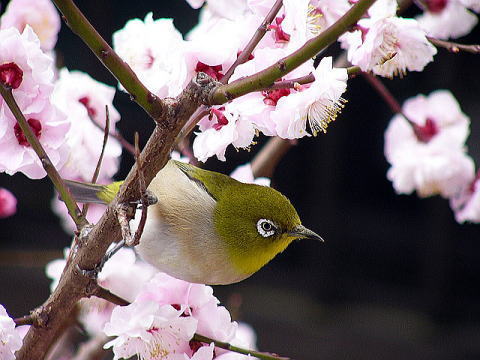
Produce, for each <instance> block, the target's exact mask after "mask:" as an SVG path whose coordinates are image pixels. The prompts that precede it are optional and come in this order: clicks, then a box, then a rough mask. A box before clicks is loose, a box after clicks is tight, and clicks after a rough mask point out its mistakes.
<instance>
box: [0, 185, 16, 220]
mask: <svg viewBox="0 0 480 360" xmlns="http://www.w3.org/2000/svg"><path fill="white" fill-rule="evenodd" d="M16 212H17V198H16V197H15V195H13V194H12V193H11V192H10V191H8V190H7V189H5V188H2V187H0V219H3V218H6V217H9V216H12V215H13V214H15V213H16Z"/></svg>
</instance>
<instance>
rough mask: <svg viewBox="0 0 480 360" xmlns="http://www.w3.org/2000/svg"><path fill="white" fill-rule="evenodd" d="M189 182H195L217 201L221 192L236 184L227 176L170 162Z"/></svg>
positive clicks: (177, 162) (181, 163)
mask: <svg viewBox="0 0 480 360" xmlns="http://www.w3.org/2000/svg"><path fill="white" fill-rule="evenodd" d="M171 161H173V162H174V164H175V165H176V166H177V167H178V169H180V170H181V171H182V172H183V173H184V174H185V175H186V176H187V177H188V178H189V179H190V180H192V181H193V182H195V183H196V184H197V185H198V186H200V187H201V188H202V189H203V190H205V191H207V192H208V194H209V195H210V196H211V197H212V198H214V199H215V200H217V201H218V199H219V198H220V196H221V194H222V192H223V191H225V190H227V189H229V188H230V186H231V185H235V184H237V183H238V181H237V180H235V179H232V178H231V177H229V176H227V175H223V174H220V173H217V172H214V171H208V170H204V169H200V168H198V167H196V166H193V165H190V164H186V163H183V162H180V161H175V160H171Z"/></svg>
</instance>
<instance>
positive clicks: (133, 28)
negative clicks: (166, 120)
mask: <svg viewBox="0 0 480 360" xmlns="http://www.w3.org/2000/svg"><path fill="white" fill-rule="evenodd" d="M184 46H185V43H184V41H183V38H182V34H180V32H179V31H178V30H177V29H176V28H175V26H174V25H173V20H172V19H157V20H154V19H153V14H152V13H148V14H147V15H146V16H145V20H143V21H142V20H140V19H132V20H129V21H128V22H127V23H126V24H125V27H124V28H123V29H121V30H118V31H116V32H115V33H114V34H113V48H114V50H115V51H116V52H117V54H118V55H119V56H120V57H121V58H122V59H123V60H124V61H125V62H126V63H127V64H128V65H130V67H131V68H132V69H133V71H134V72H135V73H136V74H137V76H138V77H139V79H140V81H142V83H143V84H145V86H146V87H147V88H148V89H149V90H150V91H151V92H153V93H154V94H155V95H157V96H159V97H162V98H163V97H166V96H177V95H178V94H179V93H180V92H181V91H182V89H183V88H184V86H185V85H186V83H187V81H188V80H189V79H187V75H188V74H187V67H186V63H185V56H184Z"/></svg>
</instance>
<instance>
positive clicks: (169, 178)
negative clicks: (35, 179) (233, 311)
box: [68, 160, 321, 284]
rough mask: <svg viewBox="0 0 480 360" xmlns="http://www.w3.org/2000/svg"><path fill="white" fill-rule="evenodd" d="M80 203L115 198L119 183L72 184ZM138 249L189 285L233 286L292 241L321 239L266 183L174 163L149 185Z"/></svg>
mask: <svg viewBox="0 0 480 360" xmlns="http://www.w3.org/2000/svg"><path fill="white" fill-rule="evenodd" d="M68 185H69V187H70V189H71V191H72V194H73V196H75V197H76V198H77V200H78V201H79V202H104V203H108V202H110V201H112V200H113V198H114V196H115V194H116V193H117V192H118V190H119V188H120V185H121V182H116V183H113V184H110V185H106V186H102V185H92V184H84V183H78V182H68ZM148 189H149V191H151V192H152V193H153V194H155V195H156V196H157V198H158V203H157V204H156V205H153V206H150V207H149V209H148V216H147V223H146V226H145V229H144V233H143V235H142V239H141V242H140V245H138V247H137V250H138V252H139V253H140V255H141V256H142V257H143V258H144V259H145V260H146V261H148V262H150V263H152V264H153V265H155V266H157V267H158V268H159V269H160V270H162V271H165V272H167V273H169V274H170V275H172V276H175V277H177V278H181V279H183V280H187V281H191V282H201V283H208V284H229V283H233V282H237V281H240V280H243V279H245V278H246V277H248V276H250V275H252V274H253V273H254V272H256V271H258V270H259V269H260V268H261V267H262V266H263V265H265V264H266V263H267V262H268V261H270V260H271V259H272V258H273V257H274V256H275V255H276V254H278V253H279V252H281V251H283V250H284V249H285V248H286V247H287V246H288V245H289V244H290V243H291V242H292V241H293V240H295V239H301V238H312V239H317V240H321V238H320V236H318V235H317V234H315V233H314V232H312V231H310V230H308V229H306V228H305V227H303V226H302V225H301V221H300V218H299V216H298V214H297V212H296V210H295V208H294V207H293V206H292V204H291V203H290V201H289V200H288V199H287V198H286V197H285V196H284V195H282V194H281V193H279V192H278V191H276V190H274V189H272V188H270V187H265V186H260V185H255V184H245V183H241V182H239V181H237V180H234V179H232V178H230V177H229V176H226V175H223V174H219V173H216V172H212V171H208V170H203V169H199V168H197V167H195V166H192V165H189V164H185V163H182V162H178V161H173V160H170V161H169V163H168V164H167V165H166V166H165V168H164V169H162V170H161V171H160V172H159V173H158V174H157V176H156V177H155V179H154V180H153V181H152V183H151V184H150V186H149V188H148Z"/></svg>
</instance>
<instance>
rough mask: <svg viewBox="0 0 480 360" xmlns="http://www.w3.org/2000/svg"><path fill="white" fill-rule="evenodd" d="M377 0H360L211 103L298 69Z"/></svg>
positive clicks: (227, 87)
mask: <svg viewBox="0 0 480 360" xmlns="http://www.w3.org/2000/svg"><path fill="white" fill-rule="evenodd" d="M374 2H375V0H359V1H358V2H357V3H356V4H355V5H354V6H352V7H351V8H350V10H348V11H347V12H346V13H345V15H343V16H342V17H341V18H340V19H339V20H338V21H336V22H335V23H334V24H333V25H331V26H330V27H329V28H327V29H326V30H325V31H323V32H322V33H321V34H320V35H318V36H316V37H314V38H312V39H310V40H309V41H307V42H306V43H305V45H303V46H302V47H300V48H299V49H298V50H296V51H295V52H293V53H292V54H290V55H288V56H287V57H284V58H283V59H281V60H279V61H277V62H276V63H275V64H273V65H272V66H269V67H268V68H266V69H264V70H262V71H260V72H258V73H256V74H254V75H251V76H247V77H244V78H241V79H238V80H235V81H234V82H232V83H230V84H227V85H222V86H219V87H218V88H216V89H215V91H213V92H212V94H211V96H210V101H209V103H210V104H211V105H219V104H223V103H225V102H227V101H230V100H233V99H235V98H237V97H239V96H242V95H245V94H248V93H250V92H253V91H259V90H263V89H266V88H268V87H269V86H271V85H272V84H273V83H274V82H275V80H277V79H280V78H281V77H283V76H284V75H286V74H288V73H289V72H291V71H292V70H294V69H296V68H297V67H299V66H300V65H301V64H303V63H304V62H305V61H307V60H308V59H311V58H313V57H314V56H315V55H316V54H318V53H319V52H320V51H321V50H323V49H324V48H326V47H327V46H328V45H330V44H331V43H333V42H334V41H335V40H337V39H338V37H339V36H340V35H342V34H343V33H344V32H345V31H347V30H348V29H349V28H350V27H351V26H352V25H354V24H356V22H357V21H358V20H359V19H360V18H361V17H362V16H363V14H364V13H365V12H366V11H367V10H368V8H369V7H370V6H371V5H372V4H373V3H374Z"/></svg>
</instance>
